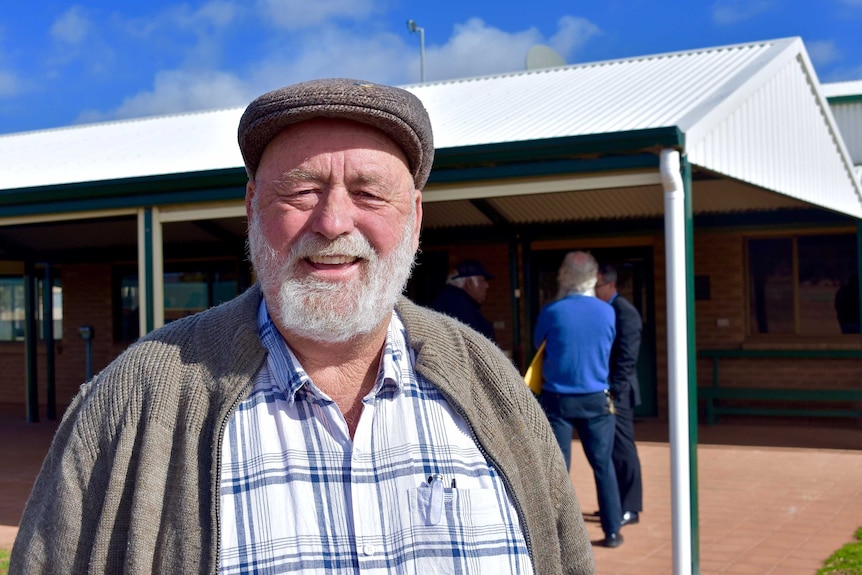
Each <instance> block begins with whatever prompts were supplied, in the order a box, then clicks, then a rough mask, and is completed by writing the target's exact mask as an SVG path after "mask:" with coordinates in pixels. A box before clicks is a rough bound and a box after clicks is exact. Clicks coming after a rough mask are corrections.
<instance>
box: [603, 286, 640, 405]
mask: <svg viewBox="0 0 862 575" xmlns="http://www.w3.org/2000/svg"><path fill="white" fill-rule="evenodd" d="M611 305H612V306H613V307H614V311H615V312H616V316H617V320H616V326H617V335H616V338H614V345H613V347H612V348H611V366H610V367H611V370H610V375H609V376H608V382H609V384H610V388H611V393H612V394H614V395H615V396H620V395H622V393H624V392H625V391H626V390H627V389H628V387H629V386H631V388H632V390H633V391H634V400H635V405H640V403H641V392H640V388H639V387H638V370H637V366H638V353H639V352H640V347H641V330H642V329H643V322H642V321H641V314H640V312H639V311H638V310H637V308H636V307H635V306H633V305H632V304H631V303H629V301H628V300H627V299H625V298H623V297H622V296H619V295H618V296H617V297H615V298H614V300H613V301H612V302H611Z"/></svg>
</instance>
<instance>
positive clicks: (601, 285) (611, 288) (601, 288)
mask: <svg viewBox="0 0 862 575" xmlns="http://www.w3.org/2000/svg"><path fill="white" fill-rule="evenodd" d="M616 292H617V288H616V284H615V283H614V282H606V281H605V278H604V277H603V276H602V274H599V276H598V281H597V282H596V297H597V298H599V299H600V300H602V301H611V298H612V297H614V294H615V293H616Z"/></svg>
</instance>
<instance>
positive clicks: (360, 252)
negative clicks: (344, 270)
mask: <svg viewBox="0 0 862 575" xmlns="http://www.w3.org/2000/svg"><path fill="white" fill-rule="evenodd" d="M291 251H292V252H293V253H292V254H291V255H292V258H291V259H293V258H296V259H307V260H311V261H312V262H315V263H322V264H343V263H349V262H352V261H355V260H357V259H364V260H374V259H376V257H377V253H376V252H375V251H374V248H372V247H371V243H369V241H368V239H367V238H366V237H365V236H364V235H362V234H360V233H353V234H350V235H347V236H339V237H337V238H335V239H334V240H327V239H326V238H323V237H321V236H318V235H316V234H306V235H303V236H302V237H301V238H300V239H299V240H298V241H297V242H296V243H295V244H294V245H293V249H292V250H291Z"/></svg>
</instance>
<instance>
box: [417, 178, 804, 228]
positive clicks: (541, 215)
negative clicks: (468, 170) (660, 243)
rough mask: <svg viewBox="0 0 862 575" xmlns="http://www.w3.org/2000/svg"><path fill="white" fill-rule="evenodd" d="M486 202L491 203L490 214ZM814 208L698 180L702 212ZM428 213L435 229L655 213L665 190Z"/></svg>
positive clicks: (448, 206) (569, 195) (446, 205)
mask: <svg viewBox="0 0 862 575" xmlns="http://www.w3.org/2000/svg"><path fill="white" fill-rule="evenodd" d="M486 205H487V206H488V207H490V208H491V210H490V214H491V215H490V216H489V215H488V213H489V212H488V210H487V208H485V206H486ZM808 207H810V205H809V204H806V203H805V202H802V201H799V200H796V199H794V198H791V197H788V196H784V195H781V194H777V193H774V192H770V191H768V190H764V189H761V188H758V187H756V186H752V185H749V184H746V183H744V182H739V181H736V180H730V179H709V180H696V181H695V182H694V184H693V195H692V210H693V212H694V213H695V214H696V215H701V214H720V213H740V212H754V211H771V210H781V209H803V208H808ZM483 208H484V210H483ZM423 213H424V215H423V226H424V227H426V228H429V229H436V228H456V227H462V226H492V225H493V224H494V220H493V219H492V218H493V217H494V216H495V215H497V216H499V217H502V219H503V221H504V222H505V223H509V224H521V225H527V224H542V223H562V222H567V221H573V222H576V221H600V220H618V219H629V218H631V219H635V218H651V217H662V216H663V215H664V193H663V191H662V188H661V187H660V186H657V185H648V186H630V187H617V188H604V189H597V190H583V191H566V192H552V193H538V194H523V195H514V196H504V197H494V198H488V199H482V198H474V199H465V200H455V201H447V202H426V203H425V204H424V207H423Z"/></svg>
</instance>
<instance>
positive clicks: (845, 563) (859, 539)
mask: <svg viewBox="0 0 862 575" xmlns="http://www.w3.org/2000/svg"><path fill="white" fill-rule="evenodd" d="M817 575H862V527H860V528H859V529H857V530H856V541H854V542H853V543H848V544H847V545H845V546H844V547H842V548H841V549H839V550H838V551H836V552H835V553H833V554H832V556H831V557H830V558H829V559H827V560H826V563H824V564H823V569H821V570H820V571H818V572H817Z"/></svg>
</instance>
